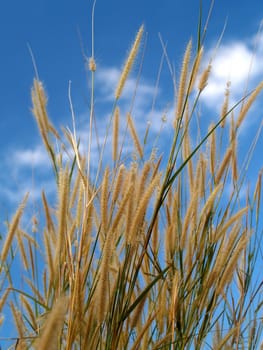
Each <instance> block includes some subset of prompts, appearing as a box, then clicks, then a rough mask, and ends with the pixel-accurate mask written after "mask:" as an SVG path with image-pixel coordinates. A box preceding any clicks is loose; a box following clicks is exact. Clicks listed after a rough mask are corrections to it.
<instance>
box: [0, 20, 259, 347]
mask: <svg viewBox="0 0 263 350" xmlns="http://www.w3.org/2000/svg"><path fill="white" fill-rule="evenodd" d="M143 31H144V27H143V26H142V27H141V28H140V29H139V32H138V34H137V36H136V38H135V42H134V44H133V46H132V48H131V52H130V54H129V55H128V58H127V62H126V63H125V65H124V68H123V72H122V74H121V77H120V81H119V84H118V86H117V88H116V92H115V102H114V106H113V112H112V117H111V118H110V120H109V126H108V127H107V130H106V136H105V142H104V144H103V147H102V148H101V154H100V160H99V161H98V162H97V164H98V165H97V167H96V169H95V172H96V173H95V176H94V175H93V174H94V165H91V138H92V128H93V123H94V86H92V93H91V112H90V132H89V136H90V139H89V147H88V150H89V151H88V154H85V151H81V150H80V149H81V148H80V147H79V145H80V141H79V140H78V139H77V136H76V130H75V126H74V130H73V132H71V131H70V130H68V129H64V134H63V135H61V134H60V133H59V131H57V130H56V129H55V128H54V126H53V125H52V123H51V121H50V119H49V117H48V113H47V109H46V108H47V98H46V92H45V89H44V87H43V84H42V82H41V81H39V79H35V80H34V83H33V87H32V104H33V108H32V111H33V114H34V117H35V119H36V121H37V124H38V127H39V131H40V135H41V138H42V140H43V143H44V145H45V147H46V150H47V152H48V155H49V157H50V161H51V163H52V166H53V170H54V174H55V178H54V179H55V180H54V181H55V182H56V187H57V197H56V204H55V205H54V204H53V203H52V202H51V201H50V200H49V199H48V198H47V197H46V194H45V192H43V193H42V204H43V206H42V208H43V217H44V223H43V224H41V225H40V224H39V225H36V227H35V232H33V234H32V235H30V234H29V233H27V232H24V231H23V230H22V228H21V227H20V224H19V219H20V217H21V214H22V210H23V207H24V205H25V201H26V199H25V200H24V201H23V203H22V205H21V207H19V209H18V211H17V213H16V214H15V216H14V219H13V221H12V222H11V223H10V225H9V233H8V234H7V237H6V240H5V243H4V245H3V249H2V254H1V268H2V270H1V271H2V272H3V271H9V272H6V273H7V275H8V283H9V288H8V289H7V290H8V292H6V293H5V294H4V296H3V297H2V299H1V303H0V305H1V308H2V307H3V305H2V304H4V303H5V302H6V300H7V298H8V297H9V296H8V295H7V294H8V293H9V294H12V295H13V297H12V300H11V304H10V305H11V310H12V314H13V317H14V320H15V325H16V327H17V334H18V336H17V342H16V344H17V348H19V349H20V348H21V349H27V348H35V349H133V350H135V349H191V348H195V349H201V348H205V347H207V348H209V347H210V348H213V349H230V348H231V349H239V348H247V349H256V348H258V346H259V343H260V334H261V333H260V332H261V328H262V326H261V321H260V319H259V317H260V314H261V306H262V299H261V296H260V294H259V290H260V286H261V284H262V283H258V284H255V279H254V277H253V276H254V275H253V273H254V271H255V264H256V261H257V254H258V248H257V239H258V237H257V234H258V229H259V208H260V197H261V177H262V174H261V173H260V174H259V177H258V181H257V184H256V186H255V189H254V192H253V193H252V194H251V192H249V191H248V192H247V196H246V199H245V200H243V201H242V200H241V198H240V191H241V188H242V189H243V187H242V186H243V184H244V178H245V175H246V173H245V171H240V172H238V162H237V151H236V147H237V142H238V140H237V134H238V131H239V129H240V127H241V125H242V123H243V121H244V118H245V116H246V114H247V113H248V111H249V108H250V107H251V105H252V103H253V102H254V100H255V98H256V97H257V95H258V94H259V92H260V91H261V90H262V88H263V85H262V83H261V84H259V85H258V86H257V87H256V89H255V90H254V91H253V92H252V93H251V94H250V95H249V96H247V98H244V99H242V101H241V102H242V108H241V109H240V111H238V108H237V107H238V105H239V104H241V102H240V103H238V104H236V105H235V106H234V107H231V108H229V107H228V104H229V101H228V98H229V86H230V85H229V84H228V85H227V86H228V88H227V91H226V95H225V100H224V101H222V113H221V115H219V117H218V120H217V121H216V122H215V123H213V124H211V125H210V126H209V127H208V129H207V131H205V132H203V133H201V134H200V137H196V138H193V136H192V132H191V130H192V129H191V128H192V125H195V123H196V122H195V120H194V118H193V116H195V113H196V111H197V108H198V104H199V100H200V96H201V94H202V92H203V91H204V90H205V88H206V86H207V84H209V74H210V71H211V65H212V63H210V64H209V65H208V67H207V68H205V69H204V70H203V72H202V71H200V67H201V62H202V57H203V51H204V50H203V47H202V45H200V43H201V40H199V42H198V45H197V49H196V52H195V53H194V52H193V43H192V41H189V44H188V45H187V48H186V51H185V55H184V58H183V63H182V68H181V76H180V79H179V80H178V81H179V83H178V86H177V87H175V88H176V94H175V96H176V97H175V101H174V102H175V109H174V121H173V130H172V139H171V143H170V144H169V145H168V144H167V145H166V149H168V150H169V151H168V156H167V157H165V156H162V155H158V152H157V153H156V150H155V147H152V149H151V151H150V152H147V151H146V147H145V142H144V143H142V142H141V141H140V135H139V134H138V132H137V130H136V123H135V122H134V119H133V118H132V114H131V113H128V114H127V119H126V123H127V125H126V127H127V129H126V130H127V131H129V132H130V134H131V138H132V140H133V143H134V152H133V157H132V159H131V161H127V160H126V158H125V154H124V152H123V148H124V147H123V145H124V144H122V146H121V147H120V142H119V140H120V138H121V137H122V136H123V135H120V132H119V130H120V124H121V123H123V120H125V118H123V115H122V114H121V112H120V109H119V101H120V99H121V93H122V91H123V88H124V85H125V81H126V79H127V76H128V74H129V72H130V70H131V67H132V65H133V63H134V60H135V58H136V55H137V53H138V49H139V46H140V42H141V41H142V38H143ZM89 65H90V73H91V75H92V81H93V82H94V79H95V74H96V69H98V68H97V67H96V62H95V60H94V57H92V58H91V60H90V61H89ZM173 80H174V79H173ZM73 116H74V115H73ZM227 119H229V123H228V122H226V120H227ZM111 123H112V124H113V131H112V135H113V137H112V160H111V161H107V162H105V161H104V160H103V152H104V151H105V145H106V142H107V138H108V136H109V132H110V127H111ZM228 129H229V133H228V132H227V130H228ZM145 132H146V134H145V138H144V141H145V140H146V142H150V141H147V140H149V139H147V133H148V132H149V129H148V127H147V126H146V128H145ZM160 136H161V135H160ZM125 140H126V139H125V138H124V141H123V142H125ZM222 140H224V142H222ZM224 143H225V144H227V147H223V146H222V145H223V144H224ZM57 145H60V147H57ZM218 145H221V146H222V147H218ZM57 149H60V150H61V151H57ZM160 154H161V152H160ZM229 184H231V186H230V187H229ZM229 188H230V190H229ZM36 233H37V234H36ZM15 237H16V239H17V242H18V245H17V251H18V252H20V255H15V254H14V252H13V249H12V242H13V240H14V239H15ZM25 246H26V248H25ZM8 254H9V258H10V259H11V260H12V261H13V260H15V259H17V258H18V257H19V256H20V257H21V259H22V262H23V266H24V269H25V283H26V287H25V289H24V290H22V289H18V288H16V286H15V285H14V283H13V279H12V278H11V268H10V265H9V264H10V263H9V260H8ZM42 260H43V261H42ZM37 261H38V262H39V261H40V263H37ZM41 261H42V262H41ZM28 271H29V273H28ZM9 275H10V276H9ZM28 275H29V276H30V278H28V277H27V276H28ZM2 300H3V302H2Z"/></svg>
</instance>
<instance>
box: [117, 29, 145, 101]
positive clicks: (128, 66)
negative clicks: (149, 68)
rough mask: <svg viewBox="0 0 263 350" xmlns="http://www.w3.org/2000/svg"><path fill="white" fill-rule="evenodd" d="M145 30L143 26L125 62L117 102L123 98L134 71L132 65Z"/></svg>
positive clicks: (118, 87)
mask: <svg viewBox="0 0 263 350" xmlns="http://www.w3.org/2000/svg"><path fill="white" fill-rule="evenodd" d="M143 30H144V27H143V25H142V26H141V27H140V29H139V31H138V33H137V35H136V38H135V40H134V43H133V45H132V48H131V50H130V53H129V56H128V58H127V60H126V62H125V65H124V68H123V70H122V73H121V77H120V80H119V84H118V86H117V89H116V91H115V98H116V100H118V99H119V98H120V96H121V93H122V90H123V88H124V84H125V82H126V80H127V78H128V75H129V73H130V71H131V69H132V65H133V63H134V60H135V58H136V55H137V52H138V50H139V46H140V42H141V40H142V35H143Z"/></svg>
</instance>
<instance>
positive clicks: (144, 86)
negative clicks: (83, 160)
mask: <svg viewBox="0 0 263 350" xmlns="http://www.w3.org/2000/svg"><path fill="white" fill-rule="evenodd" d="M92 4H93V1H91V0H78V1H75V0H63V1H62V0H55V1H54V0H24V1H21V0H10V1H2V2H1V11H0V43H1V55H0V62H1V64H0V77H1V85H0V101H1V103H0V168H1V171H0V220H1V223H0V230H1V231H0V233H1V234H2V233H4V225H3V221H4V220H6V219H7V218H8V217H10V215H11V213H12V212H13V211H14V208H15V206H16V205H17V203H19V201H20V200H21V199H22V198H23V195H24V193H25V192H26V191H28V190H29V191H30V192H31V194H32V198H34V200H35V201H39V199H40V194H41V189H42V188H44V189H45V191H46V192H47V193H52V191H53V190H54V187H53V185H52V183H53V181H52V179H51V169H50V168H49V167H48V165H47V164H48V161H47V156H46V153H45V150H44V148H43V147H42V144H41V140H40V138H39V133H38V130H37V127H36V123H35V121H34V118H33V116H32V113H31V110H30V109H31V100H30V89H31V86H32V82H33V78H34V76H35V73H34V67H33V63H32V57H31V55H30V51H29V47H30V48H31V50H32V52H33V54H34V58H35V61H36V65H37V69H38V73H39V76H40V79H41V80H42V81H43V83H44V86H45V88H46V90H47V93H48V98H49V105H48V110H49V114H50V117H51V119H52V121H53V122H54V124H55V125H56V126H57V127H60V126H61V125H64V126H69V127H71V126H72V122H71V113H70V107H69V100H68V88H69V81H71V92H72V102H73V105H74V110H75V115H76V125H77V130H78V132H79V135H82V136H83V137H86V136H87V125H88V116H89V114H88V111H89V93H90V92H89V86H90V85H89V84H90V82H89V79H88V78H87V69H86V58H87V57H89V56H90V55H91V10H92ZM209 7H210V1H207V0H203V18H204V20H205V18H206V17H207V14H208V11H209ZM198 15H199V1H198V0H184V1H178V0H163V1H160V0H159V1H157V0H151V1H150V0H133V1H128V0H111V1H109V0H108V1H107V0H97V3H96V8H95V59H96V63H97V72H96V83H95V86H96V99H95V101H96V102H95V103H96V104H95V106H96V108H97V113H98V128H99V129H100V130H102V131H104V130H105V119H104V118H107V117H108V116H109V114H110V111H111V110H110V109H109V106H111V105H112V96H113V93H114V88H115V86H116V84H117V82H118V78H119V75H120V71H121V67H122V65H123V63H124V61H125V58H126V57H127V53H128V50H129V48H130V46H131V44H132V41H133V39H134V37H135V34H136V32H137V31H138V29H139V27H140V26H141V24H144V26H145V30H146V32H147V45H146V48H145V56H144V63H143V69H142V74H141V81H140V86H139V89H138V94H137V101H136V108H135V111H134V113H135V112H136V113H135V114H136V116H135V119H136V118H137V119H136V122H137V126H138V130H139V132H140V130H143V129H144V128H145V124H146V123H147V116H148V114H149V112H150V111H151V110H152V100H153V96H154V94H155V92H156V89H155V84H156V79H157V75H158V69H159V66H160V61H161V57H162V53H163V51H162V46H161V43H160V36H159V34H160V35H161V37H162V40H163V42H164V43H165V44H166V45H167V46H166V47H167V53H168V56H169V59H170V61H171V62H172V64H173V65H174V68H175V72H177V73H179V72H180V64H181V60H182V57H183V54H184V50H185V47H186V45H187V42H188V40H189V39H190V38H192V39H193V42H195V40H196V37H197V26H198ZM262 19H263V5H262V1H261V0H251V1H243V0H242V1H239V2H237V1H235V0H220V1H219V0H215V3H214V7H213V11H212V14H211V18H210V22H209V26H208V32H207V36H206V41H205V57H204V62H209V59H210V58H211V57H212V56H213V54H214V49H215V46H216V44H217V42H218V39H219V38H220V36H221V34H222V32H223V31H224V35H223V37H222V40H221V44H220V46H219V47H218V49H217V55H216V57H215V59H214V61H213V70H212V73H211V77H210V82H209V86H208V87H207V89H206V91H205V93H204V96H203V98H202V103H203V106H204V108H205V111H206V112H207V118H208V119H209V118H210V116H211V118H213V117H214V116H216V115H217V113H218V112H219V110H220V106H221V103H222V98H223V96H224V91H225V87H226V82H227V81H228V80H229V79H230V80H231V81H232V85H231V93H232V97H231V102H232V103H235V102H236V101H237V100H238V99H239V98H240V97H241V96H242V94H243V93H244V91H245V89H246V88H247V89H248V91H250V89H252V88H253V87H254V86H255V85H256V84H257V83H258V82H259V81H260V80H262V76H263V34H262V33H261V34H260V33H259V30H260V24H261V20H262ZM139 64H140V61H139V62H138V63H137V64H136V65H135V66H136V67H135V68H137V71H138V67H139ZM135 84H136V74H131V76H130V77H129V80H128V82H127V87H126V89H125V91H124V96H123V106H122V107H123V109H124V110H125V108H128V107H127V106H128V105H129V103H130V102H129V101H130V96H131V95H132V93H133V91H134V87H135ZM172 97H173V91H172V82H171V76H170V73H169V69H168V68H167V65H165V64H164V68H163V71H162V75H161V79H160V85H159V88H158V98H157V99H156V100H157V102H156V106H155V110H154V111H152V114H153V116H154V118H153V127H155V128H156V133H157V131H158V128H159V127H160V118H161V116H162V113H163V111H165V110H167V111H168V114H169V113H171V112H172V105H171V104H172ZM262 107H263V104H262V103H261V102H260V101H259V102H257V103H256V104H255V106H254V107H253V108H254V109H253V113H252V114H251V117H250V118H249V121H246V123H245V127H244V129H243V131H242V132H241V134H240V143H241V146H240V147H241V150H242V147H245V148H246V146H248V145H249V142H251V140H252V139H253V136H254V135H255V133H256V131H257V130H258V129H259V128H260V125H261V124H260V123H261V120H262V110H263V109H262ZM143 116H145V118H144V117H143ZM158 118H159V119H158ZM261 139H262V137H261ZM261 139H259V142H258V145H257V148H256V151H255V154H254V156H253V157H252V160H251V167H252V169H253V171H252V172H251V173H250V177H251V181H254V180H255V178H256V174H257V172H258V171H259V169H260V168H261V167H262V156H261V151H260V150H261V148H262V147H263V144H262V141H261ZM36 182H37V183H36Z"/></svg>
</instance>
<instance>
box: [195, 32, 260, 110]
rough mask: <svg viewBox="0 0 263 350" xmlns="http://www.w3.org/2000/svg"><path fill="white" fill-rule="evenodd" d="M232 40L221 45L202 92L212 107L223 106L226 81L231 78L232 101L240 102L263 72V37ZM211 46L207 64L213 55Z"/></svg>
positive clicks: (204, 99)
mask: <svg viewBox="0 0 263 350" xmlns="http://www.w3.org/2000/svg"><path fill="white" fill-rule="evenodd" d="M254 41H255V39H254V38H251V39H250V40H249V41H244V42H241V41H232V42H230V43H227V44H224V45H221V46H220V47H219V48H218V49H217V51H216V52H215V57H214V58H213V59H212V70H211V74H210V77H209V81H208V85H207V87H206V88H205V90H204V92H203V94H202V97H201V98H202V100H203V102H204V103H205V104H206V105H207V106H208V107H216V108H217V110H218V109H220V108H221V105H222V103H223V98H224V93H225V88H226V83H227V82H228V81H230V82H231V87H230V90H231V98H232V102H233V103H235V102H237V101H238V100H239V99H240V98H241V97H242V96H243V95H244V94H245V93H246V92H248V91H250V90H251V89H252V88H253V87H255V85H256V83H257V82H258V81H259V80H260V78H261V75H262V73H263V63H262V60H263V57H262V56H263V40H258V41H257V47H256V49H255V47H254V46H253V45H252V43H253V42H254ZM213 54H214V52H213V51H212V50H209V51H208V53H207V54H206V55H205V59H204V61H205V64H206V65H207V64H208V62H209V61H210V60H211V58H212V57H213Z"/></svg>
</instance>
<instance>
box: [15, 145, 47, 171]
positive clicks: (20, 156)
mask: <svg viewBox="0 0 263 350" xmlns="http://www.w3.org/2000/svg"><path fill="white" fill-rule="evenodd" d="M11 158H12V162H13V164H15V165H16V167H17V166H18V167H28V166H30V167H42V166H43V167H44V166H45V167H46V166H47V164H48V163H49V159H48V155H47V152H46V150H45V149H44V147H42V146H39V145H38V146H36V147H35V148H32V149H20V150H15V151H14V152H13V154H12V157H11Z"/></svg>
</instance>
